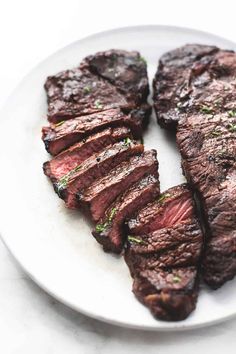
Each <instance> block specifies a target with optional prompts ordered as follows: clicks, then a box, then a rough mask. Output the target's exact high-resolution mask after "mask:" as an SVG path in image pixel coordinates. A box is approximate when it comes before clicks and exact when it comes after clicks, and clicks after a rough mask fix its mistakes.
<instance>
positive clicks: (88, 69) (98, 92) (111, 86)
mask: <svg viewBox="0 0 236 354" xmlns="http://www.w3.org/2000/svg"><path fill="white" fill-rule="evenodd" d="M45 89H46V91H47V96H48V119H49V121H50V122H53V123H57V122H59V121H61V120H65V119H70V118H73V117H75V116H81V115H85V114H91V113H95V112H99V111H103V110H107V109H111V108H117V107H120V108H124V109H126V110H128V111H129V110H131V109H133V108H136V107H137V106H138V105H141V104H142V103H146V99H147V96H148V93H149V86H148V79H147V67H146V64H145V62H144V61H143V60H142V58H141V57H140V54H139V53H138V52H126V51H122V50H110V51H106V52H99V53H97V54H95V55H91V56H89V57H87V58H86V59H85V60H84V61H83V62H82V63H81V64H80V66H79V67H78V68H75V69H73V70H66V71H63V72H60V73H58V74H57V75H54V76H50V77H48V79H47V81H46V83H45Z"/></svg>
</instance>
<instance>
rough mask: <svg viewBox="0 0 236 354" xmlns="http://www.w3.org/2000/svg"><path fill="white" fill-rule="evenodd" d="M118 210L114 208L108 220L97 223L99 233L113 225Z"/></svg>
mask: <svg viewBox="0 0 236 354" xmlns="http://www.w3.org/2000/svg"><path fill="white" fill-rule="evenodd" d="M116 211H117V209H116V208H112V209H111V212H110V214H109V215H108V217H107V219H106V221H105V222H104V223H103V224H97V225H96V228H95V230H96V231H97V232H99V233H101V232H103V231H104V230H106V228H107V227H108V226H110V225H111V222H112V220H113V218H114V216H115V214H116Z"/></svg>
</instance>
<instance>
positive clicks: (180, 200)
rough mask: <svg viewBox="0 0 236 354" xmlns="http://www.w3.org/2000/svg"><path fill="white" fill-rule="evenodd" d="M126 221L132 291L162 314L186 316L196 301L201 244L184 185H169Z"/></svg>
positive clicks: (173, 317) (172, 317) (174, 318)
mask: <svg viewBox="0 0 236 354" xmlns="http://www.w3.org/2000/svg"><path fill="white" fill-rule="evenodd" d="M128 225H129V236H128V242H127V246H126V250H125V260H126V263H127V265H128V267H129V269H130V273H131V275H132V277H133V278H134V283H133V291H134V293H135V295H136V296H137V298H138V299H139V300H140V301H141V302H142V303H144V304H145V305H146V306H148V308H149V309H150V310H151V312H152V313H153V315H154V316H156V317H158V318H160V319H164V320H172V321H177V320H182V319H184V318H186V317H187V316H188V315H189V314H190V313H191V312H192V311H193V310H194V309H195V306H196V301H197V294H198V267H199V261H200V257H201V251H202V244H203V236H202V231H201V228H200V225H199V222H198V218H197V216H196V210H195V207H194V203H193V199H192V194H191V192H190V190H189V187H188V185H186V184H183V185H180V186H177V187H173V188H170V189H168V190H167V191H166V192H164V193H163V194H162V195H161V196H160V197H159V199H158V200H156V201H155V202H153V203H149V205H148V206H147V207H144V208H143V209H142V210H140V211H139V212H138V213H137V215H136V217H135V218H133V219H132V221H130V222H129V223H128Z"/></svg>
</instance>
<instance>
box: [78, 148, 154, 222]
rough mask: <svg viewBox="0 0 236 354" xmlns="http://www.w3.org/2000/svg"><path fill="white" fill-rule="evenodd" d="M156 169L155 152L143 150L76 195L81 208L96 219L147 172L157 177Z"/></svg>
mask: <svg viewBox="0 0 236 354" xmlns="http://www.w3.org/2000/svg"><path fill="white" fill-rule="evenodd" d="M157 170H158V162H157V159H156V152H154V151H145V152H144V153H143V154H141V155H138V156H134V157H131V158H130V159H129V160H128V161H125V162H123V163H121V164H120V165H119V166H117V167H116V168H115V169H113V170H111V171H110V172H109V173H108V174H107V175H106V176H105V177H102V178H100V179H98V180H96V181H95V182H94V183H93V184H91V186H89V187H88V188H87V189H86V190H84V191H83V192H82V193H81V194H80V195H79V196H78V198H79V199H78V201H79V203H80V205H81V207H82V208H83V209H86V210H88V211H89V214H90V215H91V217H92V219H93V220H94V221H98V220H99V219H101V218H102V217H103V216H104V213H105V211H106V209H107V208H108V207H109V205H110V204H111V203H112V202H113V201H114V200H115V199H116V197H117V196H118V195H119V194H122V193H124V192H125V190H127V189H128V188H129V187H130V186H131V185H132V184H134V183H135V182H137V181H139V180H140V179H141V178H142V177H144V176H145V175H149V174H151V175H153V176H155V177H157V178H158V172H157Z"/></svg>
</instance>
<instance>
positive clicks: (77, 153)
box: [43, 127, 130, 182]
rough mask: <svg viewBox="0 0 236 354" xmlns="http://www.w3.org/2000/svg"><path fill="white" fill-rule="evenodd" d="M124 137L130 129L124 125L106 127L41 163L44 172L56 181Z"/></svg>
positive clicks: (128, 133) (128, 134)
mask: <svg viewBox="0 0 236 354" xmlns="http://www.w3.org/2000/svg"><path fill="white" fill-rule="evenodd" d="M126 137H130V130H129V128H126V127H118V128H107V129H105V130H103V131H101V132H98V133H96V134H93V135H91V136H89V137H88V138H87V139H86V138H85V139H83V140H82V141H80V142H79V143H77V144H75V145H72V146H71V147H70V148H69V149H67V150H65V151H63V152H61V153H60V154H59V155H57V156H56V157H54V158H53V159H52V160H50V161H47V162H45V163H44V164H43V170H44V173H45V175H46V176H48V177H49V178H50V179H51V180H52V181H53V182H56V181H57V180H58V179H60V178H61V177H63V176H64V175H66V174H67V173H68V172H70V171H71V170H73V169H74V168H75V167H76V166H78V165H80V164H81V163H82V162H83V161H85V160H86V159H88V158H89V157H90V156H92V155H93V154H95V153H97V152H99V151H101V150H104V149H105V147H106V146H108V145H111V144H114V143H115V142H116V141H119V140H122V139H124V138H126Z"/></svg>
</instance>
